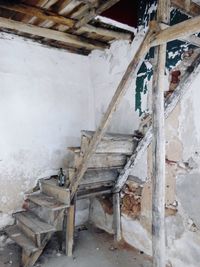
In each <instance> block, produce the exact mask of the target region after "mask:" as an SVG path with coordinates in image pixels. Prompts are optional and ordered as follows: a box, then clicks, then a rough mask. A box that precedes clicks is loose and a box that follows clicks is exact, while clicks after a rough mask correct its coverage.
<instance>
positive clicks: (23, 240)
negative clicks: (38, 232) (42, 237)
mask: <svg viewBox="0 0 200 267" xmlns="http://www.w3.org/2000/svg"><path fill="white" fill-rule="evenodd" d="M5 231H6V233H7V235H8V236H9V237H10V238H11V239H12V240H13V241H15V242H16V243H17V244H18V245H19V246H20V247H22V248H23V249H25V250H26V251H29V252H36V251H38V248H37V247H36V246H35V244H34V243H33V241H32V240H30V239H29V238H28V237H27V236H26V235H25V234H23V233H22V231H21V230H20V229H19V227H18V226H17V225H13V226H9V227H7V228H6V229H5Z"/></svg>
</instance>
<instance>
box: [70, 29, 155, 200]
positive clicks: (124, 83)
mask: <svg viewBox="0 0 200 267" xmlns="http://www.w3.org/2000/svg"><path fill="white" fill-rule="evenodd" d="M151 34H152V32H151V31H148V33H147V34H146V36H145V38H144V40H143V42H142V44H141V45H140V47H139V48H138V50H137V52H136V54H135V56H134V58H133V60H132V61H131V62H130V64H129V66H128V68H127V70H126V72H125V74H124V75H123V77H122V79H121V82H120V83H119V86H118V88H117V90H116V92H115V94H114V96H113V98H112V100H111V102H110V104H109V106H108V108H107V111H106V113H105V114H104V116H103V118H102V120H101V122H100V125H99V127H98V128H97V130H96V132H95V134H94V135H93V138H92V140H91V142H90V146H89V148H88V151H87V153H86V154H85V155H84V157H83V160H82V162H81V164H80V166H79V168H78V169H77V172H76V174H75V177H74V179H73V181H72V182H71V184H70V190H71V197H73V196H74V194H75V192H76V191H77V188H78V186H79V183H80V181H81V179H82V177H83V176H84V174H85V172H86V170H87V167H88V163H89V160H90V157H91V156H92V154H93V152H94V151H95V150H96V148H97V146H98V144H99V143H100V141H101V138H102V136H103V135H104V133H105V131H106V129H107V127H108V125H109V122H110V121H111V118H112V115H113V113H114V112H115V110H116V109H117V107H118V105H119V104H120V102H121V100H122V98H123V95H124V94H125V93H126V91H127V89H128V88H129V86H130V84H131V81H132V80H133V79H134V77H135V75H136V74H137V71H138V70H139V68H140V66H141V63H142V62H143V59H144V57H145V55H146V53H147V51H148V50H149V39H150V36H151Z"/></svg>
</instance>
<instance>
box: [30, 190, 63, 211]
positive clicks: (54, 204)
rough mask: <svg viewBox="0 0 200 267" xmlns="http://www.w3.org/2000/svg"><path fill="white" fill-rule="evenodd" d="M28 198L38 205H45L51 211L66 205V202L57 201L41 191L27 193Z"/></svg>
mask: <svg viewBox="0 0 200 267" xmlns="http://www.w3.org/2000/svg"><path fill="white" fill-rule="evenodd" d="M28 200H30V201H31V202H33V203H35V204H37V205H38V206H41V207H45V208H47V209H50V210H52V211H56V210H61V209H65V208H67V207H68V205H67V204H64V203H62V202H60V201H58V200H57V199H56V198H55V197H53V196H48V195H46V194H44V193H41V192H40V193H39V194H32V195H29V196H28Z"/></svg>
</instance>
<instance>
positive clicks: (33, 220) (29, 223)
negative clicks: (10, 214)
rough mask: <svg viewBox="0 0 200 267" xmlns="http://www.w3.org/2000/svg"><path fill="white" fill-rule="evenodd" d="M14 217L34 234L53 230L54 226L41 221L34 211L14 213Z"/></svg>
mask: <svg viewBox="0 0 200 267" xmlns="http://www.w3.org/2000/svg"><path fill="white" fill-rule="evenodd" d="M15 218H16V219H17V220H18V221H20V222H21V223H22V224H24V225H25V226H26V227H27V228H29V229H30V230H31V231H32V232H34V233H35V234H43V233H48V232H54V231H55V228H54V226H52V225H50V224H48V223H45V222H43V221H41V220H40V219H39V218H38V217H37V216H36V215H35V214H34V213H32V212H29V211H25V212H20V213H16V214H15Z"/></svg>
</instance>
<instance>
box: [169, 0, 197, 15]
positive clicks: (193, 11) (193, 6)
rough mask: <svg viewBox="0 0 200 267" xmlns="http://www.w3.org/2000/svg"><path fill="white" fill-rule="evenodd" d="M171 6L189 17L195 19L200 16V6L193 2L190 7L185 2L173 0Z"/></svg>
mask: <svg viewBox="0 0 200 267" xmlns="http://www.w3.org/2000/svg"><path fill="white" fill-rule="evenodd" d="M171 5H172V6H173V7H176V8H178V9H180V10H181V11H182V12H183V13H185V14H188V15H189V16H192V17H195V16H198V15H200V6H199V5H198V4H196V3H194V2H193V1H191V3H190V6H188V5H185V1H183V0H171Z"/></svg>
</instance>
